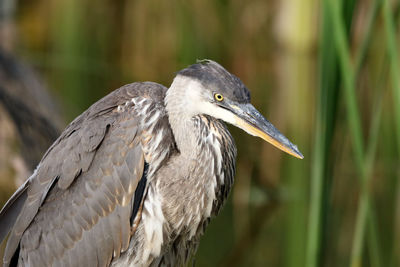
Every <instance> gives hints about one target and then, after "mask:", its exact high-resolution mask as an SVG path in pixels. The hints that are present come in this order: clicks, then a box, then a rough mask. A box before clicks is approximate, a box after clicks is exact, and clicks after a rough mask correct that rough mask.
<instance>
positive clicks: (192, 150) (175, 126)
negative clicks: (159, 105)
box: [165, 78, 201, 159]
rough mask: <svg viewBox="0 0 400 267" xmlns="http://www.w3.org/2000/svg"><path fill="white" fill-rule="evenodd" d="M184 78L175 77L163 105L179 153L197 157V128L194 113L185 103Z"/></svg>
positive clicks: (188, 156) (198, 148)
mask: <svg viewBox="0 0 400 267" xmlns="http://www.w3.org/2000/svg"><path fill="white" fill-rule="evenodd" d="M185 82H186V81H185V79H184V78H183V79H177V78H175V80H174V82H173V83H172V85H171V87H170V88H169V89H168V91H167V94H166V97H165V107H166V110H167V113H168V118H169V123H170V125H171V128H172V132H173V134H174V138H175V142H176V145H177V147H178V149H179V151H180V153H181V154H182V155H183V156H185V157H187V158H188V159H189V158H195V157H197V155H198V153H199V152H201V151H199V150H200V147H199V146H198V144H197V142H198V140H199V129H198V125H196V120H195V119H194V116H196V115H195V114H192V113H191V112H190V108H189V110H188V107H187V103H185V93H186V92H185V90H186V89H187V87H186V85H187V84H185Z"/></svg>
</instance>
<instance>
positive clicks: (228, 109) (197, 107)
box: [167, 60, 303, 158]
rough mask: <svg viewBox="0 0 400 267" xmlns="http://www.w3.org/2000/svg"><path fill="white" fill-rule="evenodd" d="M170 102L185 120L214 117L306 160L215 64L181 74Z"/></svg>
mask: <svg viewBox="0 0 400 267" xmlns="http://www.w3.org/2000/svg"><path fill="white" fill-rule="evenodd" d="M177 98H179V100H176V99H177ZM167 102H174V103H171V104H172V105H173V106H174V107H176V108H178V109H179V110H181V114H182V113H183V112H184V114H182V116H183V115H188V116H195V115H201V114H205V115H209V116H212V117H214V118H217V119H220V120H223V121H226V122H228V123H230V124H232V125H235V126H237V127H239V128H241V129H243V130H244V131H246V132H247V133H249V134H251V135H254V136H258V137H261V138H262V139H264V140H265V141H267V142H269V143H271V144H272V145H274V146H276V147H278V148H279V149H281V150H283V151H285V152H287V153H289V154H290V155H293V156H295V157H297V158H303V155H302V154H301V152H300V151H299V150H298V149H297V147H296V146H295V145H294V144H292V143H291V142H290V141H289V140H288V139H287V138H286V137H285V136H284V135H283V134H281V133H280V132H279V130H278V129H276V128H275V127H274V126H273V125H272V124H271V123H270V122H269V121H268V120H267V119H265V118H264V117H263V116H262V115H261V114H260V112H258V111H257V110H256V109H255V108H254V106H253V105H251V104H250V92H249V90H248V89H247V88H246V86H245V85H244V84H243V83H242V81H241V80H240V79H239V78H238V77H236V76H235V75H233V74H231V73H229V72H228V71H227V70H225V69H224V68H223V67H222V66H221V65H219V64H218V63H216V62H214V61H212V60H202V61H199V62H198V63H197V64H194V65H191V66H189V67H188V68H186V69H183V70H181V71H180V72H178V74H177V76H176V77H175V79H174V82H173V83H172V85H171V88H170V90H169V91H168V93H167ZM167 105H168V103H167ZM172 105H171V106H172Z"/></svg>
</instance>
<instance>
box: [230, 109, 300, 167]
mask: <svg viewBox="0 0 400 267" xmlns="http://www.w3.org/2000/svg"><path fill="white" fill-rule="evenodd" d="M228 106H229V109H230V110H231V111H232V112H233V113H234V114H235V125H236V126H237V127H239V128H241V129H243V130H245V131H246V132H247V133H249V134H251V135H254V136H258V137H261V138H262V139H264V140H265V141H267V142H268V143H271V144H272V145H274V146H276V147H277V148H279V149H281V150H283V151H285V152H286V153H288V154H290V155H292V156H294V157H296V158H300V159H302V158H304V157H303V155H302V154H301V152H300V151H299V149H298V148H297V146H296V145H294V144H292V143H291V142H290V141H289V140H288V139H287V138H286V137H285V136H284V135H283V134H281V133H280V132H279V130H278V129H276V128H275V126H274V125H272V123H270V122H269V121H268V120H267V119H265V118H264V117H263V115H261V114H260V112H258V111H257V109H256V108H255V107H254V106H253V105H251V104H237V103H235V104H233V103H232V104H228Z"/></svg>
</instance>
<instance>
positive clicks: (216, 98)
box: [214, 94, 224, 102]
mask: <svg viewBox="0 0 400 267" xmlns="http://www.w3.org/2000/svg"><path fill="white" fill-rule="evenodd" d="M214 98H215V100H217V101H219V102H221V101H222V100H224V97H223V96H222V95H221V94H214Z"/></svg>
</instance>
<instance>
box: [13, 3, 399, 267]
mask: <svg viewBox="0 0 400 267" xmlns="http://www.w3.org/2000/svg"><path fill="white" fill-rule="evenodd" d="M399 7H400V3H399V1H398V0H397V1H388V0H366V1H364V0H363V1H361V0H360V1H356V0H323V1H316V0H308V1H307V2H304V1H295V0H284V1H278V0H268V1H266V0H251V1H239V0H219V1H213V0H190V1H178V0H172V1H168V3H167V2H166V3H163V2H160V1H156V0H147V1H143V0H142V1H127V0H125V1H105V0H103V1H97V2H96V3H95V4H94V3H93V1H90V0H82V1H78V0H59V1H54V0H39V1H36V2H35V3H34V2H32V1H27V0H22V1H19V2H18V5H17V14H16V17H15V22H16V26H17V30H18V36H20V40H19V41H18V42H17V46H16V48H15V53H16V54H18V55H21V57H23V58H24V59H25V60H26V61H28V62H29V63H30V64H32V65H33V66H34V67H36V68H37V69H38V70H39V71H40V73H41V75H43V77H44V79H45V81H46V82H47V83H48V84H49V87H50V88H51V89H52V91H53V93H54V94H55V95H56V96H57V98H58V99H59V101H60V103H62V105H63V106H64V108H65V114H66V118H68V119H67V120H66V121H70V120H71V119H72V118H74V117H75V116H76V115H77V114H79V113H80V112H82V111H83V110H84V109H86V108H87V107H88V106H89V105H90V104H91V103H93V102H94V101H96V100H97V99H99V98H100V97H101V96H103V95H105V94H106V93H107V92H109V91H111V90H112V89H115V88H117V87H119V86H121V85H123V84H125V83H128V82H134V81H142V80H152V81H155V82H159V83H162V84H164V85H166V86H168V85H169V84H170V82H171V80H172V78H173V77H174V72H175V71H177V70H179V69H181V68H183V67H185V66H187V65H188V64H192V63H194V62H195V61H196V59H201V58H211V59H214V60H217V61H219V62H220V63H221V64H223V65H224V66H225V67H226V68H227V69H228V70H230V71H231V72H233V73H235V74H236V75H237V76H239V77H240V78H241V79H242V80H243V81H244V82H245V84H246V85H247V86H248V88H249V89H250V90H251V93H252V102H253V103H254V105H255V106H256V107H257V108H258V109H259V110H260V111H261V112H262V113H263V114H265V115H266V117H267V118H268V119H269V120H270V121H271V122H272V123H274V124H275V125H276V126H277V127H278V128H279V129H280V130H281V131H282V132H283V133H284V134H285V135H287V136H288V137H289V138H290V139H291V140H293V142H294V143H297V144H298V145H299V148H300V150H301V151H302V152H303V154H304V155H305V159H304V160H302V161H300V160H296V159H293V158H290V157H289V156H286V155H283V153H281V152H279V151H277V150H276V149H273V148H272V147H271V146H270V145H268V144H265V143H264V142H262V141H261V140H258V139H255V138H253V137H250V136H247V135H246V134H244V133H243V132H242V131H240V130H238V129H235V128H232V127H230V130H231V132H232V134H233V136H234V137H235V140H236V144H237V147H238V163H237V176H236V184H235V187H234V189H233V192H232V194H231V197H230V198H229V200H228V203H227V205H226V207H225V208H224V209H223V210H222V212H221V214H220V215H219V216H218V218H217V219H214V220H213V221H212V222H211V224H210V227H209V228H208V229H207V231H206V235H205V236H204V238H203V239H202V242H201V243H200V246H199V251H198V254H197V255H196V257H195V259H194V261H195V264H196V266H286V267H292V266H293V267H294V266H306V267H317V266H351V267H358V266H371V267H381V266H382V267H383V266H393V267H394V266H399V264H400V241H399V239H400V226H399V225H400V214H399V209H400V204H399V203H400V201H399V200H400V184H399V183H398V167H397V166H398V158H399V156H398V155H399V152H400V73H399V72H400V66H399V55H398V49H399V43H398V41H399V40H398V37H397V36H396V33H398V32H399V10H400V8H399ZM397 35H398V34H397ZM393 140H396V146H394V145H393ZM396 149H397V150H396ZM10 193H11V192H10Z"/></svg>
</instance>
